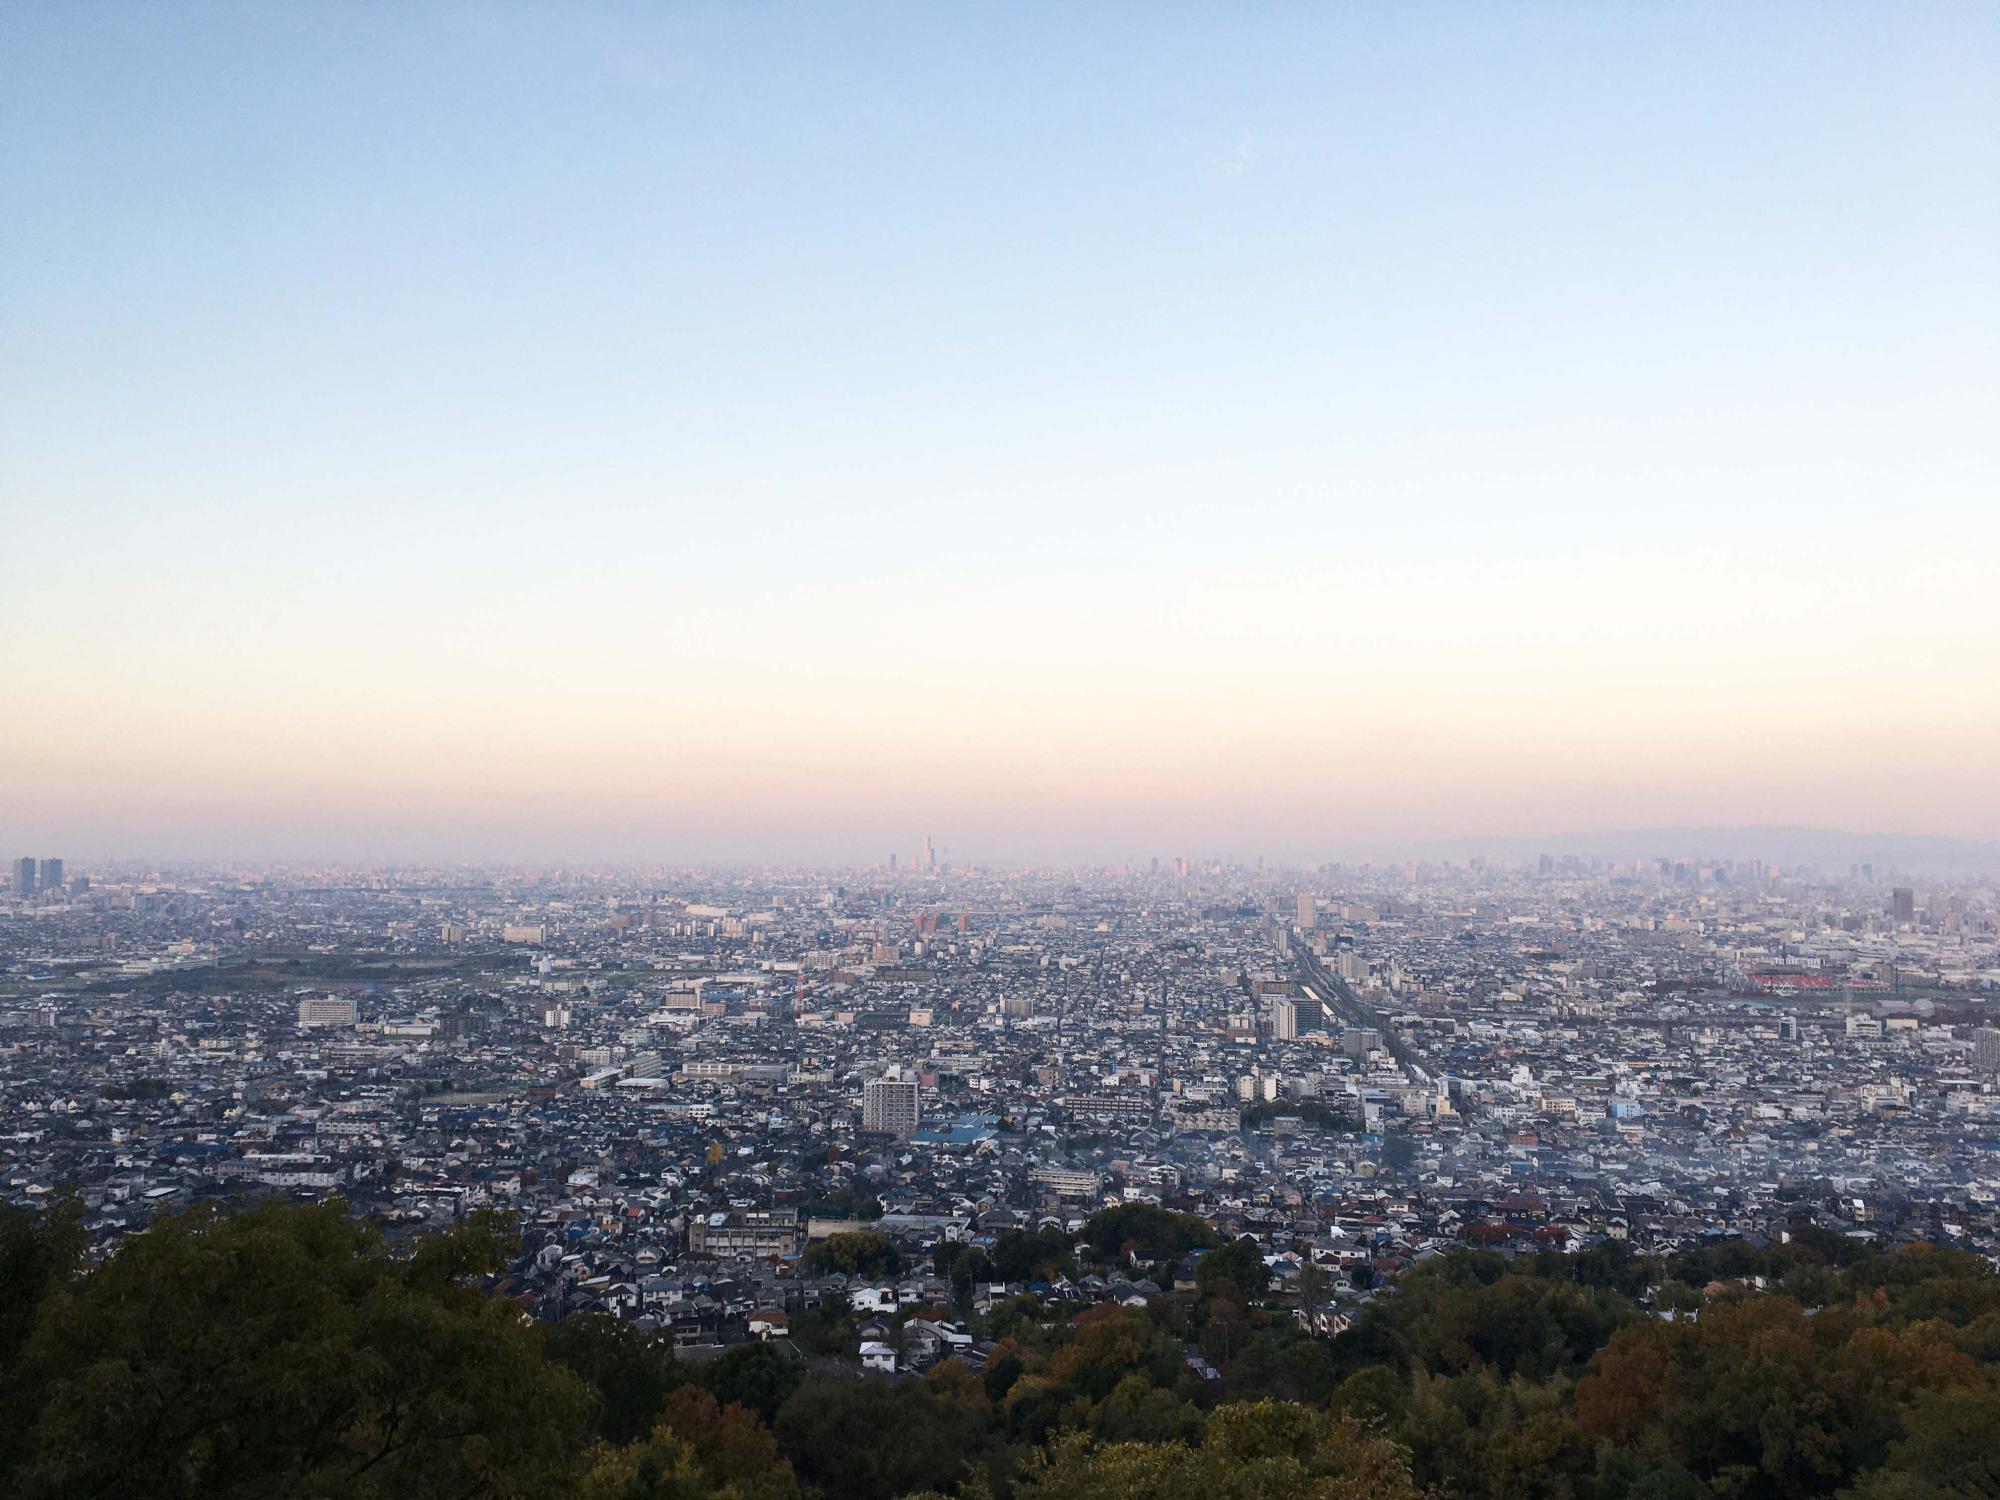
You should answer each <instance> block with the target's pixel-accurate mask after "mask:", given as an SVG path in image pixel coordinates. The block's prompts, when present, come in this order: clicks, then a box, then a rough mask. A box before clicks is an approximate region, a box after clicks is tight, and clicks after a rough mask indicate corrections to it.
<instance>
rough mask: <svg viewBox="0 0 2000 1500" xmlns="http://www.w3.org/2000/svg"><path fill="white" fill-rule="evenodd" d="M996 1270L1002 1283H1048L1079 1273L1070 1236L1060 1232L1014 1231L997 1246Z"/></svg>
mask: <svg viewBox="0 0 2000 1500" xmlns="http://www.w3.org/2000/svg"><path fill="white" fill-rule="evenodd" d="M992 1260H993V1270H994V1272H995V1274H996V1275H998V1276H999V1278H1000V1279H1001V1280H1002V1281H1044V1280H1051V1279H1053V1278H1055V1277H1057V1276H1065V1275H1068V1274H1069V1273H1070V1272H1072V1271H1074V1270H1075V1269H1076V1261H1075V1259H1074V1257H1072V1256H1071V1254H1070V1246H1069V1236H1068V1235H1066V1234H1064V1233H1063V1232H1062V1231H1061V1230H1060V1229H1038V1230H1034V1231H1032V1232H1031V1231H1029V1230H1025V1229H1010V1230H1008V1231H1007V1232H1006V1233H1005V1234H1003V1235H1001V1236H1000V1238H999V1239H998V1240H997V1241H995V1242H994V1245H993V1255H992Z"/></svg>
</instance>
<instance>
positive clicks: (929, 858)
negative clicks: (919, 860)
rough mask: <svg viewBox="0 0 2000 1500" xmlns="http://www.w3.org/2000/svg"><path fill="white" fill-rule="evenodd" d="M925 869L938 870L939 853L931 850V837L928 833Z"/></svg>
mask: <svg viewBox="0 0 2000 1500" xmlns="http://www.w3.org/2000/svg"><path fill="white" fill-rule="evenodd" d="M924 868H925V869H926V870H935V869H936V868H937V851H936V850H934V849H933V848H931V836H930V835H929V834H928V833H927V834H925V835H924Z"/></svg>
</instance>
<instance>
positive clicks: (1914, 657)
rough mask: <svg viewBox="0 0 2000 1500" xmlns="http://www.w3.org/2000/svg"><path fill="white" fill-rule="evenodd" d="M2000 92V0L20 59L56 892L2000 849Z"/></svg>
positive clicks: (819, 17) (8, 527) (466, 14)
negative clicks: (183, 861)
mask: <svg viewBox="0 0 2000 1500" xmlns="http://www.w3.org/2000/svg"><path fill="white" fill-rule="evenodd" d="M1996 77H2000V8H1996V7H1993V6H1990V5H1981V4H1966V5H1932V4H1923V3H1910V4H1886V3H1884V4H1872V5H1841V4H1811V5H1785V4H1764V5H1749V6H1745V5H1739V4H1729V5H1714V6H1711V5H1702V4H1674V5H1653V4H1648V5H1630V6H1626V5H1618V4H1603V5H1589V6H1579V5H1574V4H1559V5H1550V6H1537V5H1532V4H1521V5H1499V6H1496V5H1490V4H1484V3H1478V4H1472V3H1468V4H1462V5H1444V4H1436V5H1426V4H1389V3H1377V4H1369V3H1357V4H1353V5H1340V6H1328V5H1323V4H1300V5H1281V4H1253V5H1232V6H1213V5H1171V4H1169V5H1153V4H1146V5H1137V4H1134V5H1118V4H1110V3H1106V4H1099V5H1089V6H1074V5H1057V4H1032V3H1031V4H1020V5H1015V4H1009V5H997V4H996V5H983V4H965V5H865V4H848V5H822V6H742V5H715V6H708V5H669V4H647V5H631V6H624V5H609V4H556V3H553V0H552V3H548V4H539V5H510V4H497V3H496V4H479V5H473V4H463V5H459V4H453V5H444V4H423V3H410V4H401V5H393V6H353V5H319V4H311V3H297V4H200V3H190V4H184V5H170V6H163V5H157V4H150V3H149V4H123V5H121V4H116V3H94V4H90V5H74V4H58V3H31V0H23V3H16V4H10V5H6V6H4V7H0V142H4V148H0V844H5V843H6V842H7V841H8V840H10V839H11V842H12V844H13V845H14V846H18V850H19V852H24V853H27V852H32V853H36V854H63V855H65V856H66V857H68V858H69V859H71V861H72V862H74V863H79V864H81V863H84V862H87V861H89V860H91V859H99V858H104V857H106V856H118V857H129V856H141V855H149V856H156V857H162V858H166V857H175V858H201V859H208V858H241V859H250V858H315V857H325V858H339V859H353V858H381V859H408V858H439V859H445V858H451V859H457V858H464V859H599V858H604V859H612V858H616V859H656V858H659V859H679V858H688V859H695V858H715V859H721V858H728V859H800V860H818V859H861V858H882V857H884V856H886V854H887V853H888V852H889V851H890V850H898V851H901V852H903V853H904V854H905V857H907V855H908V853H909V852H910V851H913V850H914V849H915V848H916V847H917V846H918V845H919V844H920V842H921V840H922V838H923V837H924V835H925V834H926V833H928V834H930V835H932V836H933V837H934V838H935V839H936V841H937V843H938V845H939V847H940V848H942V849H948V850H950V851H952V854H953V855H954V857H958V858H962V859H971V860H1006V859H1023V860H1025V859H1047V860H1057V859H1115V858H1122V857H1126V856H1145V855H1160V856H1163V857H1171V856H1173V855H1175V854H1183V853H1184V854H1188V855H1191V856H1209V855H1219V854H1230V855H1236V856H1250V855H1254V854H1265V855H1269V856H1271V857H1274V858H1304V859H1317V858H1324V857H1327V856H1328V854H1329V853H1330V852H1332V851H1336V850H1341V849H1351V848H1358V847H1368V846H1373V845H1383V846H1386V845H1390V844H1398V843H1404V842H1409V841H1417V840H1427V839H1440V838H1449V837H1458V836H1472V835H1498V834H1532V833H1536V832H1542V831H1550V832H1554V831H1585V830H1593V829H1607V828H1631V827H1647V826H1658V825H1676V826H1706V825H1729V824H1796V825H1803V826H1821V827H1838V828H1855V829H1866V830H1893V831H1898V832H1907V833H1929V834H1943V835H1950V836H1958V837H1967V838H1985V839H1990V838H2000V774H1996V773H2000V587H1996V585H2000V483H1996V479H1995V475H1996V472H1997V471H2000V462H1997V461H2000V421H1996V419H1995V413H1996V412H2000V274H1996V270H2000V90H1997V89H1995V88H1994V87H1993V80H1994V79H1995V78H1996ZM0 852H7V853H11V852H14V851H13V850H11V849H8V850H0Z"/></svg>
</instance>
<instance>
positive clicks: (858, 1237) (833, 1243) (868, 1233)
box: [803, 1230, 903, 1277]
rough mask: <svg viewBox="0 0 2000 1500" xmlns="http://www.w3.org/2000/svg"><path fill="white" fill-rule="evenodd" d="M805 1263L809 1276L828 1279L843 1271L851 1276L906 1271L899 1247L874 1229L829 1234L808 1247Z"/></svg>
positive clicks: (881, 1274) (891, 1273) (884, 1274)
mask: <svg viewBox="0 0 2000 1500" xmlns="http://www.w3.org/2000/svg"><path fill="white" fill-rule="evenodd" d="M803 1264H804V1266H805V1269H806V1271H807V1273H808V1274H810V1275H813V1276H825V1275H827V1274H828V1273H830V1272H833V1271H840V1272H843V1273H845V1274H846V1275H849V1276H862V1277H868V1276H894V1275H895V1274H896V1273H897V1272H898V1271H900V1270H901V1269H902V1268H903V1257H902V1256H901V1255H900V1254H898V1253H897V1250H896V1247H895V1246H894V1245H892V1244H890V1243H889V1241H888V1240H887V1239H886V1238H884V1237H883V1236H882V1235H879V1234H876V1233H875V1232H874V1231H873V1230H854V1231H851V1232H848V1233H844V1234H830V1235H828V1236H827V1237H826V1238H825V1239H823V1240H820V1241H818V1242H817V1243H815V1244H812V1245H808V1246H807V1247H806V1253H805V1257H804V1260H803Z"/></svg>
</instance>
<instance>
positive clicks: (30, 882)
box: [14, 855, 35, 896]
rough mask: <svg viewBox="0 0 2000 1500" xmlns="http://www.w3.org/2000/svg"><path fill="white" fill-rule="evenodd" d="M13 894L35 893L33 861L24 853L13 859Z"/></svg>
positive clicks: (25, 894) (28, 894)
mask: <svg viewBox="0 0 2000 1500" xmlns="http://www.w3.org/2000/svg"><path fill="white" fill-rule="evenodd" d="M14 894H15V895H17V896H32V895H34V894H35V862H34V860H32V859H30V858H29V857H27V856H26V855H23V856H22V857H21V858H19V859H17V860H15V861H14Z"/></svg>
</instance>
